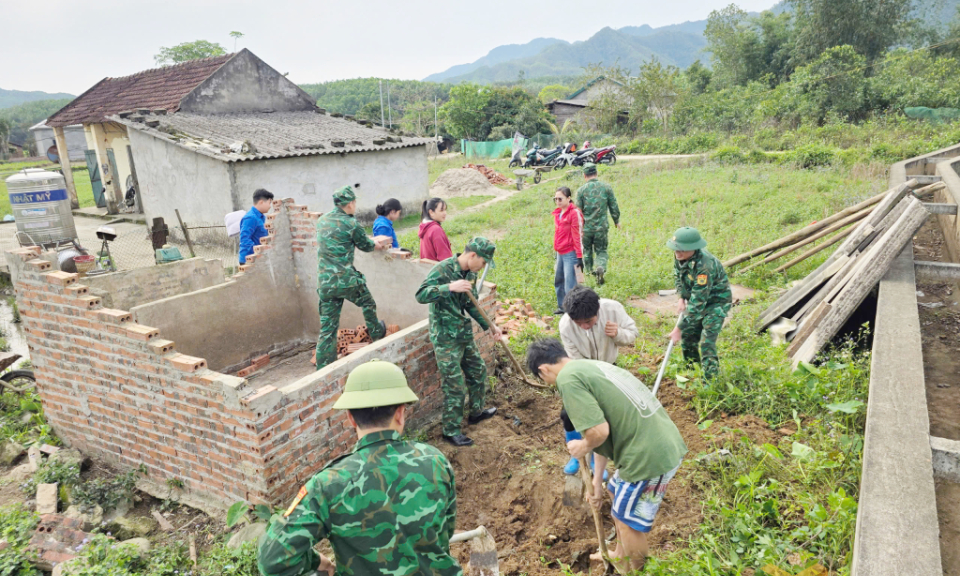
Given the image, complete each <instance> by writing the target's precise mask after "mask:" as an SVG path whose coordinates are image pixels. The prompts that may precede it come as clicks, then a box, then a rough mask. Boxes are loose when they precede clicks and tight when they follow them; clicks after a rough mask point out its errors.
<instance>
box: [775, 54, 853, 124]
mask: <svg viewBox="0 0 960 576" xmlns="http://www.w3.org/2000/svg"><path fill="white" fill-rule="evenodd" d="M865 67H866V58H864V56H863V55H861V54H858V53H857V51H856V50H854V48H853V47H852V46H835V47H833V48H829V49H828V50H826V51H825V52H824V53H823V54H821V55H820V57H819V58H817V59H816V60H814V61H813V62H811V63H810V64H807V65H806V66H801V67H800V68H797V71H796V72H794V74H793V77H792V78H791V79H790V82H789V83H787V84H785V85H784V86H786V87H787V91H788V96H787V99H788V107H789V108H790V109H791V110H792V111H793V113H794V114H796V115H797V116H798V117H799V118H798V119H800V120H807V121H813V122H823V120H824V119H825V118H826V116H827V113H828V112H834V113H836V114H838V115H840V116H841V117H843V118H845V119H847V120H854V119H856V117H857V116H859V115H860V113H861V112H862V111H863V109H864V105H865V103H866V77H865V75H864V69H865Z"/></svg>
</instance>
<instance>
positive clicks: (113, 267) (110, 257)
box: [97, 238, 117, 272]
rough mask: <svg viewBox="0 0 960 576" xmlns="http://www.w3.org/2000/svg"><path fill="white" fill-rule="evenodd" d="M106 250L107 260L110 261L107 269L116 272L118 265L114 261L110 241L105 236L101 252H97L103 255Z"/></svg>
mask: <svg viewBox="0 0 960 576" xmlns="http://www.w3.org/2000/svg"><path fill="white" fill-rule="evenodd" d="M104 252H106V253H107V262H109V263H110V265H109V266H107V270H109V271H111V272H116V271H117V265H116V264H114V263H113V255H111V254H110V241H109V240H107V239H106V238H103V243H102V244H100V252H98V253H97V254H98V256H102V254H103V253H104Z"/></svg>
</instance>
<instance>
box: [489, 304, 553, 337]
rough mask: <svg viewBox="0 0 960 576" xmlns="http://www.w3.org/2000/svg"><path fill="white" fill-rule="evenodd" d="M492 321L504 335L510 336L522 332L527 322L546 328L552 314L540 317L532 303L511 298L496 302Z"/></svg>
mask: <svg viewBox="0 0 960 576" xmlns="http://www.w3.org/2000/svg"><path fill="white" fill-rule="evenodd" d="M493 321H494V322H495V323H496V325H497V326H498V327H499V328H500V330H502V331H503V335H504V336H507V337H512V336H514V335H516V334H519V333H520V332H523V328H524V326H526V325H527V324H534V325H536V326H538V327H540V328H542V329H544V330H548V329H549V328H550V323H551V322H553V316H544V317H543V318H540V317H538V316H537V313H536V312H534V310H533V305H531V304H529V303H527V301H526V300H523V299H522V298H512V299H508V300H504V301H502V302H497V314H496V317H495V318H494V319H493Z"/></svg>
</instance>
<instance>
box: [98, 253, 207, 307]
mask: <svg viewBox="0 0 960 576" xmlns="http://www.w3.org/2000/svg"><path fill="white" fill-rule="evenodd" d="M224 281H225V278H224V275H223V264H222V263H221V262H220V261H219V260H205V259H203V258H190V259H187V260H181V261H179V262H171V263H170V264H164V265H162V266H152V267H150V268H136V269H134V270H127V271H125V272H114V273H112V274H105V275H103V276H87V277H85V278H84V279H83V283H84V284H85V285H87V286H88V287H89V288H90V293H91V294H93V295H94V296H99V297H100V298H102V299H103V305H104V306H105V307H107V308H115V309H119V310H130V309H131V308H133V307H134V306H139V305H143V304H147V303H149V302H154V301H156V300H160V299H163V298H169V297H171V296H177V295H180V294H186V293H188V292H193V291H194V290H202V289H204V288H210V287H211V286H216V285H218V284H223V282H224Z"/></svg>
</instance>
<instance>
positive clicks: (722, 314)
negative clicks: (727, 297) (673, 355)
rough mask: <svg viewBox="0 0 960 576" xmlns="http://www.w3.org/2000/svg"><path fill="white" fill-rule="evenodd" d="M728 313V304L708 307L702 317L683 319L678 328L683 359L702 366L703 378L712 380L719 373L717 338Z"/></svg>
mask: <svg viewBox="0 0 960 576" xmlns="http://www.w3.org/2000/svg"><path fill="white" fill-rule="evenodd" d="M728 312H730V304H717V305H714V306H708V307H707V310H706V312H704V314H703V316H702V317H701V318H700V319H699V320H696V321H692V320H690V319H684V321H683V323H682V325H681V326H680V335H681V338H680V344H681V346H682V347H683V359H684V360H686V361H687V362H697V363H700V364H702V365H703V376H704V378H706V379H707V380H712V379H714V378H716V377H717V375H718V374H719V373H720V360H719V359H718V357H717V337H718V336H720V329H721V328H723V320H724V319H725V318H726V317H727V313H728Z"/></svg>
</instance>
